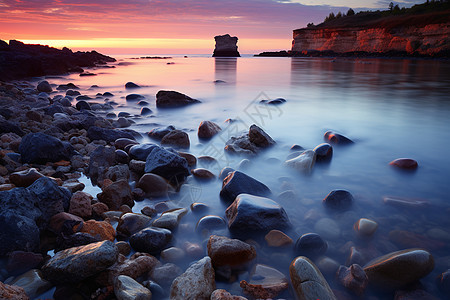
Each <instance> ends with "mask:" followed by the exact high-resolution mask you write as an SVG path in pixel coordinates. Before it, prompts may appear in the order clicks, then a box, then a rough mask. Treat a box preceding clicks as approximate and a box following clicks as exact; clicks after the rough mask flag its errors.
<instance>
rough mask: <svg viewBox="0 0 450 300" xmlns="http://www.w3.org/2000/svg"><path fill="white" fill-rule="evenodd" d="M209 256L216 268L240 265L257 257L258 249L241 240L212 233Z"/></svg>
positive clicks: (209, 241)
mask: <svg viewBox="0 0 450 300" xmlns="http://www.w3.org/2000/svg"><path fill="white" fill-rule="evenodd" d="M208 256H209V257H210V258H211V261H212V265H213V267H214V268H216V267H222V266H230V267H239V266H241V265H245V264H247V263H248V262H250V261H252V260H253V259H254V258H256V250H255V248H254V247H253V246H250V245H249V244H247V243H245V242H243V241H241V240H238V239H230V238H227V237H224V236H217V235H211V236H210V237H209V240H208Z"/></svg>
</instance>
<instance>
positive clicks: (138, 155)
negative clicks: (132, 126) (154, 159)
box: [128, 143, 158, 161]
mask: <svg viewBox="0 0 450 300" xmlns="http://www.w3.org/2000/svg"><path fill="white" fill-rule="evenodd" d="M156 147H158V146H157V145H155V144H151V143H145V144H138V145H134V146H132V147H131V148H130V150H129V151H128V154H129V155H130V157H131V158H132V159H137V160H142V161H145V160H146V159H147V156H148V155H149V154H150V152H152V150H153V149H155V148H156Z"/></svg>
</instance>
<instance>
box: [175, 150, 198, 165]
mask: <svg viewBox="0 0 450 300" xmlns="http://www.w3.org/2000/svg"><path fill="white" fill-rule="evenodd" d="M178 155H180V156H181V157H183V158H184V159H186V161H187V163H188V166H189V167H194V166H195V165H196V164H197V158H196V157H195V156H194V155H192V154H190V153H186V152H178Z"/></svg>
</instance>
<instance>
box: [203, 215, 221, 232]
mask: <svg viewBox="0 0 450 300" xmlns="http://www.w3.org/2000/svg"><path fill="white" fill-rule="evenodd" d="M226 227H227V223H226V222H225V220H224V219H222V218H221V217H219V216H212V215H208V216H204V217H202V218H201V219H200V220H198V222H197V225H196V226H195V230H196V231H197V232H198V233H202V232H203V231H206V232H212V231H214V230H215V229H223V228H226Z"/></svg>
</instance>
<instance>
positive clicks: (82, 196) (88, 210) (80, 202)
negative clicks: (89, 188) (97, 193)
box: [69, 191, 93, 218]
mask: <svg viewBox="0 0 450 300" xmlns="http://www.w3.org/2000/svg"><path fill="white" fill-rule="evenodd" d="M92 199H93V197H92V196H91V195H89V194H88V193H85V192H81V191H78V192H76V193H75V194H73V195H72V198H70V206H69V213H71V214H73V215H76V216H79V217H81V218H88V217H90V216H91V215H92V205H91V201H92Z"/></svg>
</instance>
